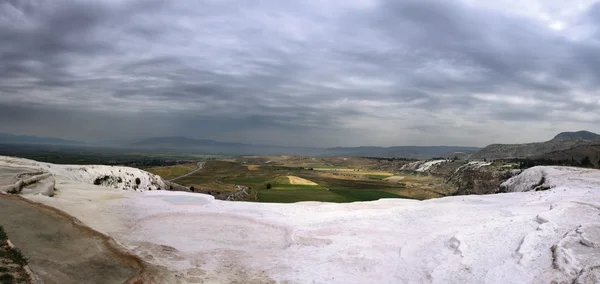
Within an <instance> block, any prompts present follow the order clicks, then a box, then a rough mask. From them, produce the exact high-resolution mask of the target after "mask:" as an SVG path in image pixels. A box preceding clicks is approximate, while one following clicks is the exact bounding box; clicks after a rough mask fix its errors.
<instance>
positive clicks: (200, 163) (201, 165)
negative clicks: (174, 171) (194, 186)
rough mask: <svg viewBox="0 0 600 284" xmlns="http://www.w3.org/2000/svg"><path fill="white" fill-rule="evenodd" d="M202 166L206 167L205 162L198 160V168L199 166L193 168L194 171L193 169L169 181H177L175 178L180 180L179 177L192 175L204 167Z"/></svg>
mask: <svg viewBox="0 0 600 284" xmlns="http://www.w3.org/2000/svg"><path fill="white" fill-rule="evenodd" d="M202 167H204V162H198V168H197V169H195V170H193V171H191V172H189V173H187V174H185V175H182V176H178V177H176V178H172V179H170V180H169V181H175V180H178V179H180V178H184V177H187V176H190V175H192V174H194V173H195V172H197V171H199V170H201V169H202Z"/></svg>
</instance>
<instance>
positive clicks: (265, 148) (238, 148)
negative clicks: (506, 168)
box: [130, 136, 480, 158]
mask: <svg viewBox="0 0 600 284" xmlns="http://www.w3.org/2000/svg"><path fill="white" fill-rule="evenodd" d="M130 147H141V148H151V149H171V150H187V151H200V152H204V153H207V154H228V155H306V156H356V157H360V156H369V157H402V158H432V157H454V156H459V157H464V156H465V155H470V154H471V153H473V152H475V151H477V150H479V149H480V148H476V147H455V146H425V147H421V146H395V147H335V148H314V147H284V146H271V145H255V144H244V143H234V142H220V141H215V140H210V139H193V138H188V137H181V136H174V137H153V138H148V139H144V140H140V141H137V142H135V143H132V144H131V145H130Z"/></svg>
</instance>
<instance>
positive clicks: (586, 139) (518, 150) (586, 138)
mask: <svg viewBox="0 0 600 284" xmlns="http://www.w3.org/2000/svg"><path fill="white" fill-rule="evenodd" d="M594 145H600V135H598V134H596V133H592V132H589V131H577V132H562V133H559V134H558V135H556V136H555V137H554V138H553V139H552V140H549V141H546V142H538V143H526V144H492V145H489V146H487V147H485V148H483V149H481V151H479V152H476V153H474V154H473V155H472V156H471V158H472V159H484V158H485V159H512V158H532V157H536V158H545V156H544V155H546V154H550V153H552V155H554V156H562V154H560V153H561V152H562V151H569V152H570V153H572V154H574V153H575V152H574V150H575V149H578V150H581V151H587V150H585V149H586V148H587V147H590V146H594ZM577 156H579V155H577ZM569 157H570V156H569Z"/></svg>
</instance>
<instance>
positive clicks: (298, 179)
mask: <svg viewBox="0 0 600 284" xmlns="http://www.w3.org/2000/svg"><path fill="white" fill-rule="evenodd" d="M287 178H288V179H289V181H290V184H299V185H318V184H316V183H315V182H312V181H310V180H307V179H303V178H301V177H296V176H287Z"/></svg>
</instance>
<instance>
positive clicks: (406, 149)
mask: <svg viewBox="0 0 600 284" xmlns="http://www.w3.org/2000/svg"><path fill="white" fill-rule="evenodd" d="M480 149H481V148H477V147H462V146H393V147H335V148H329V149H327V153H328V154H329V155H336V156H360V157H401V158H434V157H449V158H450V157H455V156H457V157H460V158H464V157H468V156H469V155H470V154H471V153H473V152H476V151H479V150H480Z"/></svg>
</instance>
